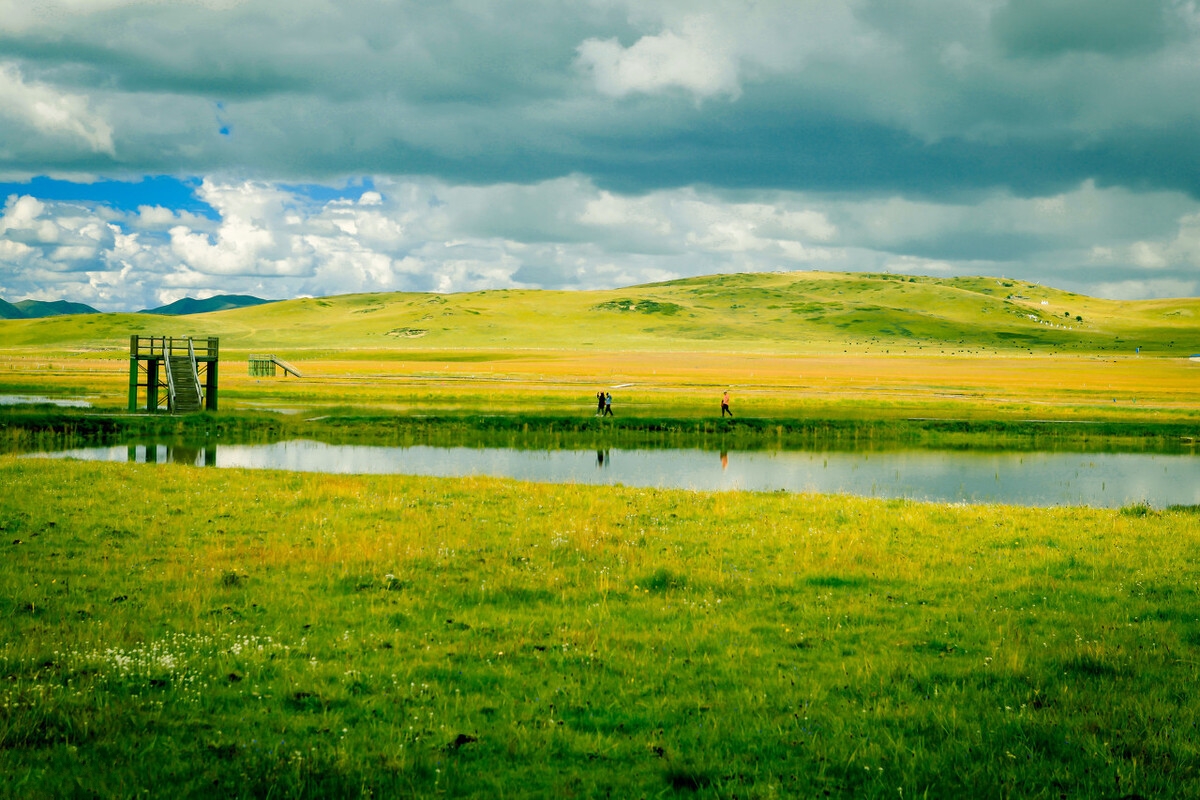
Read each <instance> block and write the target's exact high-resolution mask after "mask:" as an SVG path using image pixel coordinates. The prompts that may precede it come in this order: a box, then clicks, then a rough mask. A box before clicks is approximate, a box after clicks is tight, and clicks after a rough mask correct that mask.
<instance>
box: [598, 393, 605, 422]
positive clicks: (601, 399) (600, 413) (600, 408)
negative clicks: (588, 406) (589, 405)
mask: <svg viewBox="0 0 1200 800" xmlns="http://www.w3.org/2000/svg"><path fill="white" fill-rule="evenodd" d="M596 416H597V417H602V416H604V392H596Z"/></svg>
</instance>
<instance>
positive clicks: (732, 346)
mask: <svg viewBox="0 0 1200 800" xmlns="http://www.w3.org/2000/svg"><path fill="white" fill-rule="evenodd" d="M1198 323H1200V299H1196V298H1189V299H1171V300H1147V301H1126V302H1117V301H1108V300H1100V299H1096V298H1091V297H1085V296H1081V295H1077V294H1072V293H1070V292H1064V291H1060V290H1057V289H1053V288H1049V287H1044V286H1038V285H1034V284H1029V283H1025V282H1022V281H1014V280H999V279H995V278H948V279H938V278H927V277H908V276H899V275H879V274H853V273H819V272H795V273H782V274H775V273H771V274H765V273H753V274H735V275H716V276H706V277H699V278H687V279H683V280H676V281H669V282H666V283H657V284H648V285H644V286H634V287H629V288H624V289H615V290H604V291H589V292H569V291H544V290H496V291H484V292H472V293H463V294H452V295H437V294H417V293H376V294H358V295H343V296H336V297H326V298H312V299H302V300H289V301H281V302H275V303H271V304H269V305H264V306H258V307H250V308H239V309H231V310H227V311H220V312H214V313H208V314H200V315H193V316H189V317H187V318H183V319H180V318H163V317H155V316H149V315H145V314H95V315H86V316H68V317H52V318H47V319H41V320H9V321H2V322H0V339H2V340H3V341H4V342H5V343H7V344H8V345H10V346H47V345H50V346H54V345H58V346H64V347H76V346H85V347H97V348H121V349H123V348H124V346H125V344H126V343H127V341H128V337H129V336H130V334H134V333H137V334H141V335H198V336H201V335H204V336H207V335H216V336H220V337H221V344H222V349H223V350H227V349H234V350H279V351H283V352H289V351H291V352H295V351H321V352H327V353H333V352H347V351H363V352H377V351H381V350H387V351H409V352H412V353H414V354H415V353H420V352H424V351H446V350H454V349H468V350H479V349H484V350H488V349H514V348H516V349H555V350H558V349H565V350H581V351H598V352H602V351H617V350H633V351H652V350H659V351H672V350H674V351H717V352H742V351H753V352H765V353H780V354H788V353H819V352H828V353H841V352H843V351H848V352H880V353H882V352H885V351H886V352H908V353H921V352H924V353H929V354H937V353H948V352H963V351H966V352H1040V353H1045V352H1074V353H1106V352H1107V353H1113V352H1122V353H1124V352H1132V351H1133V350H1134V349H1135V348H1137V347H1140V348H1141V351H1142V353H1143V354H1146V355H1150V354H1157V355H1169V356H1187V355H1190V354H1192V353H1196V352H1200V324H1198Z"/></svg>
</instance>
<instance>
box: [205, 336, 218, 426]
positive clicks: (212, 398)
mask: <svg viewBox="0 0 1200 800" xmlns="http://www.w3.org/2000/svg"><path fill="white" fill-rule="evenodd" d="M219 344H220V343H219V341H218V339H217V337H216V336H210V337H208V357H209V359H210V361H209V362H208V371H207V372H208V374H207V375H206V376H205V383H206V385H205V388H204V408H205V409H206V410H208V411H216V410H217V364H218V362H219V361H220V353H219V352H218V346H219Z"/></svg>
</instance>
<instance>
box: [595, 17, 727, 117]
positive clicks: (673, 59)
mask: <svg viewBox="0 0 1200 800" xmlns="http://www.w3.org/2000/svg"><path fill="white" fill-rule="evenodd" d="M578 52H579V64H580V66H581V67H583V68H584V69H585V70H587V71H588V72H590V74H591V76H592V79H593V80H594V81H595V85H596V90H597V91H599V92H600V93H602V94H606V95H609V96H611V97H624V96H625V95H627V94H630V93H633V92H642V93H646V94H654V93H656V92H659V91H662V90H664V89H668V88H673V87H678V88H682V89H685V90H686V91H689V92H691V93H692V94H693V95H695V96H696V97H697V98H704V97H711V96H713V95H718V94H725V95H729V96H731V97H734V98H736V97H737V95H738V94H740V92H741V88H740V86H739V85H738V64H737V61H736V60H735V59H734V58H733V57H732V55H731V54H730V53H729V52H728V50H727V49H726V48H725V46H724V44H723V43H722V42H721V39H720V37H719V36H718V35H717V32H716V30H715V25H714V23H713V21H712V20H711V19H709V18H708V17H705V16H695V17H689V18H687V19H685V20H684V22H683V25H682V33H681V34H676V33H675V32H674V31H663V32H662V33H661V34H658V35H653V36H643V37H642V38H640V39H638V40H637V41H636V42H634V43H633V44H632V45H630V46H629V47H627V48H626V47H622V46H621V43H620V42H619V41H617V39H615V38H613V39H605V40H600V39H588V40H586V41H585V42H583V44H581V45H579V48H578Z"/></svg>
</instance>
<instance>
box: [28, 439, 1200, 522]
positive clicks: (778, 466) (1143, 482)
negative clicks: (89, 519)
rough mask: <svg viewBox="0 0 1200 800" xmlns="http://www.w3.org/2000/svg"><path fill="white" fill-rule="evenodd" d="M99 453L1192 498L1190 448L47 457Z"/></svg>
mask: <svg viewBox="0 0 1200 800" xmlns="http://www.w3.org/2000/svg"><path fill="white" fill-rule="evenodd" d="M46 455H49V456H51V457H69V458H80V459H91V460H103V461H136V462H139V463H158V464H162V463H168V462H173V463H184V464H191V465H195V466H217V467H241V468H247V469H282V470H292V471H300V472H329V473H363V474H367V473H375V474H384V473H396V474H409V475H430V476H460V475H495V476H500V477H510V478H517V479H520V480H530V481H539V482H546V483H590V484H624V485H628V486H655V487H673V488H684V489H699V490H718V491H719V490H730V489H749V490H755V491H778V490H782V491H805V492H821V493H845V494H853V495H860V496H865V497H884V498H892V497H903V498H912V499H917V500H933V501H948V502H999V503H1010V504H1016V505H1031V506H1053V505H1090V506H1102V507H1109V508H1118V507H1120V506H1124V505H1128V504H1131V503H1139V502H1145V503H1148V504H1150V505H1152V506H1156V507H1163V506H1167V505H1200V457H1197V456H1194V455H1163V454H1153V455H1149V454H1141V453H1005V452H999V453H980V452H961V451H932V450H917V451H895V452H875V453H847V452H811V451H775V452H764V451H745V452H737V453H735V454H734V457H732V458H731V457H730V454H729V451H728V450H722V451H720V453H719V460H718V458H716V457H714V455H713V453H712V452H711V451H704V450H685V449H676V450H665V449H664V450H620V449H602V448H598V449H596V450H515V449H508V448H469V447H427V446H416V447H371V446H363V445H331V444H325V443H323V442H313V441H292V442H277V443H275V444H263V445H221V446H220V447H217V446H215V445H211V444H209V445H203V446H186V445H179V444H174V445H149V446H147V445H128V446H124V445H123V446H120V447H111V448H105V447H96V448H83V449H77V450H69V451H65V452H62V453H54V454H46Z"/></svg>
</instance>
